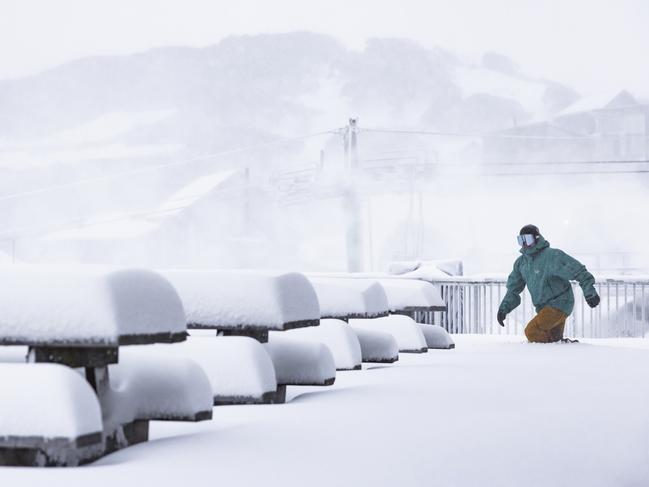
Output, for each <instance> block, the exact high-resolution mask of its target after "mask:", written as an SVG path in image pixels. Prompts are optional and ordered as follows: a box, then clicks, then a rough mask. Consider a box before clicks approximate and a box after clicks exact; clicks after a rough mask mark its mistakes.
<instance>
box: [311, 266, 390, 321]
mask: <svg viewBox="0 0 649 487" xmlns="http://www.w3.org/2000/svg"><path fill="white" fill-rule="evenodd" d="M309 279H310V281H311V283H312V284H313V287H314V289H315V292H316V293H317V295H318V301H319V303H320V312H321V314H322V316H323V317H326V318H345V317H348V316H354V315H356V316H358V315H361V316H368V317H371V316H377V315H381V314H385V313H387V312H388V308H389V306H388V299H387V296H386V295H385V291H384V290H383V288H382V287H381V285H380V284H379V283H378V282H376V281H375V280H371V279H346V278H340V277H318V276H310V277H309Z"/></svg>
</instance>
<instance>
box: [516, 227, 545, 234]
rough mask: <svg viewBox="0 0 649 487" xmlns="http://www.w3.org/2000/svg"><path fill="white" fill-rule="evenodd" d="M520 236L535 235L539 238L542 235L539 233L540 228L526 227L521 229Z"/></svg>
mask: <svg viewBox="0 0 649 487" xmlns="http://www.w3.org/2000/svg"><path fill="white" fill-rule="evenodd" d="M518 234H519V235H534V236H535V237H538V236H539V235H541V232H539V227H537V226H536V225H525V226H524V227H523V228H521V231H520V232H519V233H518Z"/></svg>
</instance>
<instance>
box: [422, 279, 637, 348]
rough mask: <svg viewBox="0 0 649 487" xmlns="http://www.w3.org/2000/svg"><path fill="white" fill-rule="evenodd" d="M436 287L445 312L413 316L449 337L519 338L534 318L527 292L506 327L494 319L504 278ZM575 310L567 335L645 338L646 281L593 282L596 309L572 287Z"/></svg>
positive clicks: (447, 281)
mask: <svg viewBox="0 0 649 487" xmlns="http://www.w3.org/2000/svg"><path fill="white" fill-rule="evenodd" d="M432 283H433V284H435V285H437V286H439V288H440V291H441V294H442V298H443V300H444V302H445V303H446V307H447V310H446V311H443V312H439V311H427V312H417V313H415V316H414V318H415V319H416V320H417V321H419V322H420V323H431V324H437V325H441V326H443V327H444V328H445V329H447V330H448V331H449V332H450V333H481V334H510V335H520V334H523V332H524V329H525V326H526V325H527V323H528V322H529V321H530V320H531V319H532V317H533V316H534V315H535V313H536V312H535V310H534V305H533V304H532V300H531V297H530V295H529V293H528V291H527V289H525V291H523V293H522V294H521V304H520V305H519V306H518V307H517V308H516V309H515V310H514V311H512V312H511V313H510V314H509V315H507V319H506V321H505V323H506V326H505V327H504V328H503V327H501V326H500V325H499V324H498V322H497V321H496V313H497V311H498V306H499V305H500V302H501V300H502V298H503V297H504V296H505V293H506V288H505V280H504V279H474V278H469V277H453V278H448V279H447V278H444V279H440V280H435V281H432ZM572 288H573V292H574V294H575V308H574V311H573V312H572V314H571V315H570V316H569V317H568V319H567V320H566V328H565V333H564V334H565V336H571V337H580V338H609V337H644V336H645V334H647V333H648V332H649V278H642V279H639V278H633V277H629V276H624V277H615V278H606V279H597V282H596V284H595V289H596V290H597V292H598V294H599V295H600V297H601V302H600V305H599V306H597V307H596V308H590V307H589V306H588V305H587V304H586V301H585V299H584V297H583V294H582V292H581V288H580V287H579V285H578V284H577V283H576V282H573V283H572Z"/></svg>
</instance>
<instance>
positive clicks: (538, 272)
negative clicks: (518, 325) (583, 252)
mask: <svg viewBox="0 0 649 487" xmlns="http://www.w3.org/2000/svg"><path fill="white" fill-rule="evenodd" d="M520 252H521V254H523V255H521V256H520V257H519V258H518V259H516V262H514V269H513V270H512V272H511V274H510V275H509V277H508V278H507V294H505V297H504V298H503V301H502V303H500V311H503V312H504V313H505V314H507V313H510V312H511V311H512V310H513V309H514V308H516V307H517V306H518V305H519V304H520V303H521V297H520V293H521V292H523V289H525V285H526V284H527V289H528V290H529V291H530V295H531V296H532V303H534V307H535V308H536V312H537V313H538V312H539V311H540V310H541V309H543V308H545V307H546V306H551V307H553V308H557V309H560V310H561V311H563V312H564V313H565V314H567V315H569V314H570V313H572V309H573V307H574V306H575V296H574V294H573V292H572V286H571V285H570V281H571V280H576V281H578V282H579V285H580V286H581V289H582V290H583V292H584V296H585V297H587V298H589V297H591V296H595V295H596V294H597V291H595V287H594V286H593V284H595V278H594V277H593V275H592V274H591V273H590V272H588V271H587V270H586V267H585V266H584V265H583V264H582V263H581V262H579V261H578V260H577V259H574V258H572V257H570V256H569V255H568V254H566V253H565V252H563V251H561V250H559V249H553V248H550V242H548V241H547V240H545V239H544V238H543V237H540V238H539V240H538V241H537V242H536V244H534V245H533V246H532V247H528V248H522V249H521V250H520Z"/></svg>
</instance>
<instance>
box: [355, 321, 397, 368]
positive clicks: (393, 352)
mask: <svg viewBox="0 0 649 487" xmlns="http://www.w3.org/2000/svg"><path fill="white" fill-rule="evenodd" d="M350 326H351V328H352V329H353V330H354V333H355V334H356V337H357V338H358V342H359V343H360V345H361V354H362V356H363V362H378V363H392V362H396V361H397V360H399V345H398V344H397V341H396V340H395V339H394V337H393V336H392V335H390V334H389V333H384V332H382V331H376V330H367V329H365V328H364V327H355V326H354V325H350Z"/></svg>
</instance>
